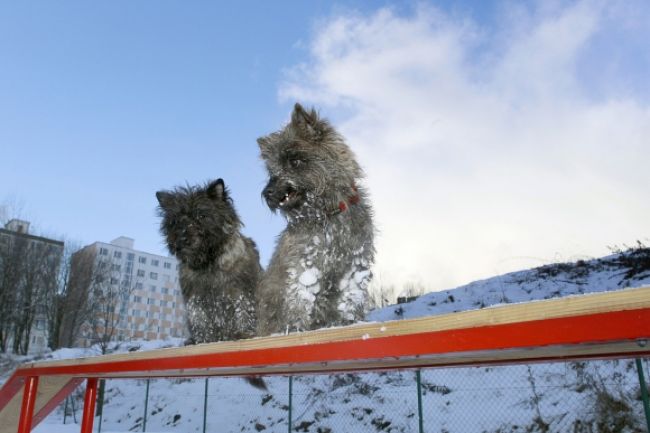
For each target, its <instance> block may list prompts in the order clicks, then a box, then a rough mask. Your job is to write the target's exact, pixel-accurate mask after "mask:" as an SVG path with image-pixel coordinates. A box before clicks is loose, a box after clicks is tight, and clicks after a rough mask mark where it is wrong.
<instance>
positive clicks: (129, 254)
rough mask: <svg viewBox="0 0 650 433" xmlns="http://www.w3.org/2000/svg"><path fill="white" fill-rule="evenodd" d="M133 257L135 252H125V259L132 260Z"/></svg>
mask: <svg viewBox="0 0 650 433" xmlns="http://www.w3.org/2000/svg"><path fill="white" fill-rule="evenodd" d="M134 258H135V254H133V253H127V254H126V259H127V260H129V261H131V262H132V261H133V259H134Z"/></svg>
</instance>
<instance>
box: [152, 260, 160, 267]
mask: <svg viewBox="0 0 650 433" xmlns="http://www.w3.org/2000/svg"><path fill="white" fill-rule="evenodd" d="M159 263H160V262H159V261H158V260H151V266H158V264H159Z"/></svg>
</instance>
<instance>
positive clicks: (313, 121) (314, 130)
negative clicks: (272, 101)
mask: <svg viewBox="0 0 650 433" xmlns="http://www.w3.org/2000/svg"><path fill="white" fill-rule="evenodd" d="M291 125H293V126H294V127H295V128H297V129H298V131H300V132H301V133H303V134H306V135H308V136H313V135H316V134H318V133H319V132H320V129H321V122H320V119H319V118H318V113H316V110H314V109H313V108H312V109H311V110H309V111H307V110H305V109H304V108H302V105H300V103H298V102H296V105H295V106H294V107H293V113H291Z"/></svg>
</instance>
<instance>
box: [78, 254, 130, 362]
mask: <svg viewBox="0 0 650 433" xmlns="http://www.w3.org/2000/svg"><path fill="white" fill-rule="evenodd" d="M119 266H120V265H119V264H118V263H114V262H113V261H112V260H110V259H100V260H98V261H96V272H95V278H94V286H93V288H92V291H91V302H90V306H91V317H90V328H89V331H90V332H89V335H90V337H91V340H92V341H93V342H94V343H97V344H99V347H100V349H101V352H102V354H104V353H106V351H107V350H108V345H109V343H110V342H111V341H113V340H114V339H115V337H116V333H117V330H118V328H119V327H120V321H121V319H122V318H125V317H126V305H127V303H128V300H129V297H130V296H131V293H133V289H134V287H135V283H134V281H132V280H131V278H128V279H122V280H120V276H121V271H120V269H119Z"/></svg>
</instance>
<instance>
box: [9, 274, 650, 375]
mask: <svg viewBox="0 0 650 433" xmlns="http://www.w3.org/2000/svg"><path fill="white" fill-rule="evenodd" d="M648 309H650V287H644V288H635V289H626V290H620V291H614V292H606V293H597V294H588V295H581V296H570V297H566V298H556V299H551V300H545V301H537V302H531V303H526V304H508V305H502V306H497V307H492V308H485V309H482V310H474V311H465V312H459V313H451V314H444V315H439V316H431V317H424V318H418V319H411V320H401V321H393V322H384V323H369V324H360V325H354V326H348V327H342V328H329V329H324V330H319V331H312V332H305V333H299V334H290V335H285V336H272V337H264V338H255V339H250V340H241V341H235V342H221V343H212V344H203V345H198V346H188V347H181V348H172V349H161V350H156V351H149V352H135V353H126V354H116V355H107V356H102V357H95V358H81V359H73V360H61V361H53V362H38V363H33V364H29V365H26V366H23V367H21V368H20V369H19V370H18V374H20V375H29V374H34V371H38V372H39V374H66V375H70V374H75V371H76V374H82V375H83V374H86V375H88V374H93V375H95V374H97V372H101V374H99V375H102V376H104V377H108V376H109V374H108V373H110V372H111V371H114V372H119V374H116V375H114V376H113V377H116V376H119V375H120V374H126V373H127V372H130V371H140V372H145V371H172V372H173V373H174V375H176V374H184V373H183V371H185V370H193V369H194V370H196V369H200V370H201V371H202V372H204V373H205V374H208V373H207V370H205V369H206V368H209V367H210V366H212V367H215V368H223V367H228V366H229V365H228V362H231V364H230V366H231V367H235V366H236V367H239V368H245V367H255V368H260V367H267V368H268V369H269V371H270V370H271V367H272V366H273V365H274V364H276V363H278V362H280V363H284V364H286V361H287V360H288V359H291V356H294V355H295V356H296V357H297V358H296V362H300V363H304V364H308V363H309V360H311V359H313V361H314V362H318V360H317V359H316V358H318V357H319V356H320V355H321V353H324V352H323V351H324V350H329V351H330V352H331V351H335V350H336V351H339V353H337V354H336V356H334V357H333V358H331V359H327V358H323V359H322V361H325V362H332V361H337V360H342V359H347V360H348V361H353V360H355V359H358V360H364V359H365V360H368V361H370V360H372V359H371V358H377V357H382V354H385V357H388V358H391V357H396V356H401V357H407V356H409V352H407V351H402V352H399V351H398V350H397V346H399V345H404V344H407V343H408V344H409V345H410V346H411V347H415V346H417V345H418V341H419V340H422V346H426V345H427V344H429V345H432V343H431V342H429V341H428V340H426V339H427V338H429V339H431V338H433V339H435V338H438V339H456V340H459V344H458V345H457V346H453V345H451V344H449V345H448V347H449V348H454V347H457V348H460V349H463V348H464V349H463V350H462V351H472V350H474V351H476V350H477V348H479V347H480V348H481V349H482V350H484V351H486V352H485V353H486V355H485V356H484V357H483V358H484V360H485V362H487V361H489V357H494V358H495V360H503V359H502V358H503V357H502V355H500V354H499V350H501V349H509V348H514V347H516V346H512V345H508V340H511V342H513V341H514V340H515V338H516V339H517V343H518V344H519V346H518V347H522V344H524V343H525V342H526V341H528V342H529V343H530V346H535V345H536V344H535V343H536V342H537V343H539V344H544V345H546V346H548V345H553V344H554V342H555V340H554V339H553V338H552V337H553V334H554V333H559V332H558V329H559V328H557V327H558V326H562V327H564V328H562V329H563V330H562V331H561V333H562V334H566V333H571V332H573V331H572V327H573V325H576V326H577V325H579V324H581V323H583V328H584V329H582V328H581V330H582V333H581V334H580V335H576V337H575V338H584V339H585V340H584V341H572V340H566V335H558V339H557V342H559V343H562V344H561V345H566V344H569V343H571V344H578V343H589V342H592V341H600V340H603V338H605V337H606V338H605V340H607V341H603V342H604V343H611V342H612V341H610V340H611V339H612V338H630V336H634V338H637V337H650V328H649V326H650V315H649V314H648V311H650V310H648ZM620 312H636V313H635V314H631V313H627V314H624V316H623V317H621V316H620V315H617V313H620ZM628 316H629V317H628ZM615 318H618V319H617V320H618V321H619V322H621V323H620V324H619V328H620V327H625V329H624V330H622V331H620V332H619V334H611V335H609V334H608V332H610V333H611V332H613V331H615V330H619V329H618V328H617V329H612V327H611V324H613V323H615V322H613V320H614V319H615ZM599 320H606V321H607V322H600V323H608V325H609V326H607V327H602V326H595V327H594V326H593V325H594V324H596V323H599ZM628 321H630V322H629V323H627V322H628ZM632 323H635V325H634V326H635V327H636V328H634V329H632ZM508 325H512V326H508ZM553 327H556V328H555V329H554V328H553ZM637 331H638V332H637ZM536 334H541V335H536ZM497 335H498V338H495V336H497ZM400 337H403V338H400ZM562 338H565V340H566V341H563V340H562ZM463 339H464V340H463ZM376 340H380V341H379V343H380V344H382V345H386V346H391V345H392V346H395V351H394V352H391V350H390V349H391V347H388V348H387V350H380V348H377V349H376V350H375V351H374V352H373V351H371V350H367V353H368V354H369V355H368V356H365V355H364V353H363V352H364V347H367V348H371V347H375V346H377V345H376V344H375V346H373V344H374V342H375V341H376ZM465 340H467V341H469V342H473V343H475V345H474V346H472V345H471V344H470V345H467V344H465V346H467V347H465V346H463V344H461V343H465ZM482 340H486V341H489V342H491V343H490V344H492V346H491V347H488V346H485V344H483V345H482V346H481V345H480V344H478V343H482ZM344 343H352V344H344ZM477 344H478V345H477ZM431 347H433V346H431ZM316 348H317V349H316ZM314 349H315V350H314ZM423 350H424V351H418V350H415V351H413V352H412V354H414V355H415V354H417V355H419V356H422V355H425V354H426V350H428V349H426V348H425V349H423ZM436 350H438V351H437V352H435V353H436V354H437V355H441V352H440V350H439V349H436ZM603 350H604V351H603V353H605V350H606V349H605V347H603ZM490 352H492V353H491V354H490ZM282 353H284V354H285V355H286V356H285V358H284V359H281V358H282V357H281V356H280V355H279V354H282ZM431 353H433V352H431ZM576 356H578V355H576ZM337 357H338V358H337ZM539 357H540V358H547V356H546V355H545V354H543V353H540V355H539ZM339 358H340V359H339ZM185 360H191V361H188V362H187V365H186V366H185V367H184V368H182V367H180V366H181V365H183V364H184V362H185ZM229 360H230V361H229ZM151 361H155V362H151ZM380 362H382V363H384V362H386V361H380ZM360 363H361V362H357V363H356V364H354V365H356V366H359V364H360ZM129 366H130V367H129ZM321 370H326V369H325V368H324V369H321ZM55 372H58V373H55ZM194 374H195V373H194Z"/></svg>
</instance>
